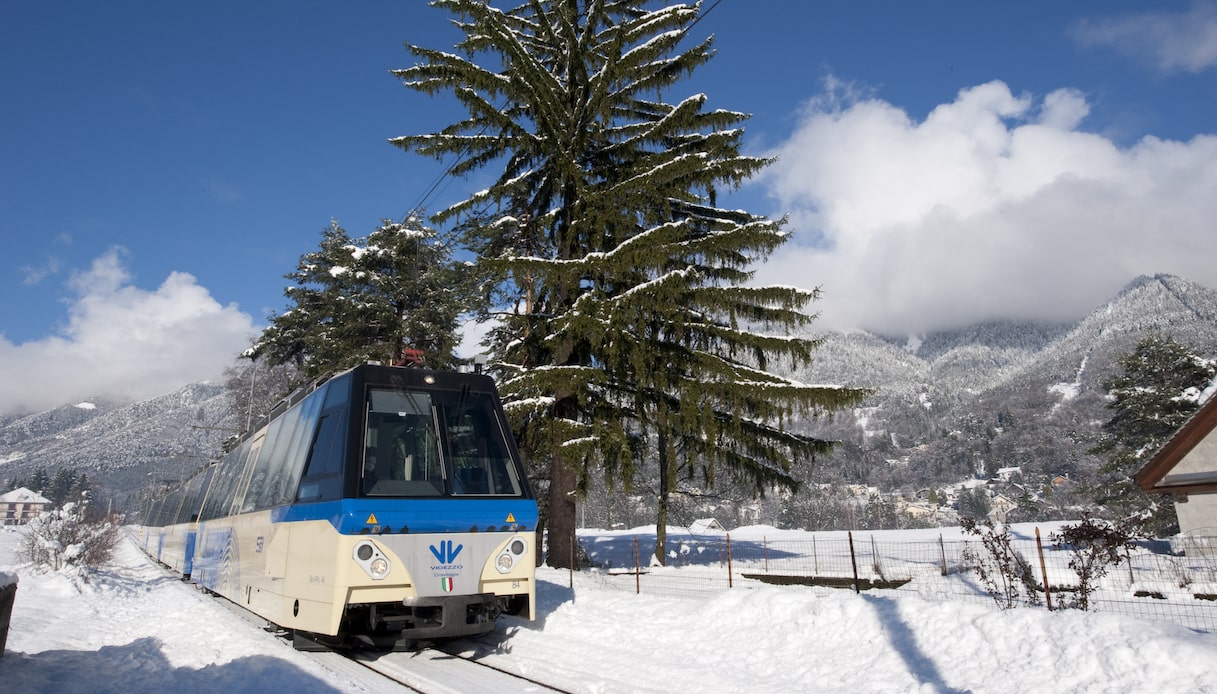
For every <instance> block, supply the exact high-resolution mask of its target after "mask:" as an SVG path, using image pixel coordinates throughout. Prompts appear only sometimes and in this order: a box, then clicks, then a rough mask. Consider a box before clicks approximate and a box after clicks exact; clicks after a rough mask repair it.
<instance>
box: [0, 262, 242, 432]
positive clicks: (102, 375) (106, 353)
mask: <svg viewBox="0 0 1217 694" xmlns="http://www.w3.org/2000/svg"><path fill="white" fill-rule="evenodd" d="M124 259H125V251H123V250H122V249H112V250H110V251H108V252H107V253H105V254H104V255H102V256H101V257H99V258H97V259H96V260H94V261H93V264H92V266H91V267H90V268H89V270H88V271H87V272H82V273H78V274H76V275H74V276H73V277H72V278H71V280H70V281H69V284H68V286H69V288H70V289H71V290H72V291H73V292H74V293H75V296H74V297H73V298H72V299H71V300H70V302H69V308H68V320H67V323H66V326H65V327H64V328H63V329H62V330H61V331H60V333H59V334H57V335H53V336H49V337H46V338H43V339H40V340H35V341H31V342H26V343H22V344H13V343H11V342H9V341H7V340H5V339H4V338H3V337H0V374H3V378H4V381H5V384H4V388H3V389H0V412H6V413H7V412H18V411H27V410H39V409H45V408H48V407H54V406H57V405H63V404H67V403H70V402H73V401H77V400H81V399H85V398H89V397H92V396H97V395H115V396H119V397H133V398H145V397H152V396H155V395H161V394H164V393H167V392H169V391H171V390H173V389H174V388H177V387H180V386H182V385H185V384H187V383H193V382H197V381H200V380H205V379H208V378H215V377H217V376H219V375H220V374H221V373H222V372H223V369H224V367H225V366H227V365H229V364H231V363H232V361H233V359H234V358H235V357H236V355H237V354H238V353H239V352H240V351H241V350H243V349H245V348H246V347H247V346H248V345H249V341H250V339H251V338H252V337H253V335H254V334H255V333H256V332H257V329H256V328H255V326H254V325H253V323H252V320H251V318H250V316H249V315H247V314H245V313H242V312H241V311H240V310H238V309H237V307H236V306H235V305H229V306H221V305H220V304H219V303H217V302H216V301H215V299H213V298H212V297H211V294H210V293H209V292H208V291H207V289H206V288H204V287H201V286H199V285H198V284H197V283H196V281H195V278H194V277H193V276H191V275H188V274H185V273H181V272H174V273H171V274H170V275H169V276H168V277H167V278H166V279H165V281H164V282H163V283H162V284H161V286H160V287H158V288H157V289H156V290H154V291H147V290H144V289H141V288H139V287H136V286H135V285H134V284H133V283H132V278H131V275H130V274H129V273H128V272H127V269H126V267H125V264H124Z"/></svg>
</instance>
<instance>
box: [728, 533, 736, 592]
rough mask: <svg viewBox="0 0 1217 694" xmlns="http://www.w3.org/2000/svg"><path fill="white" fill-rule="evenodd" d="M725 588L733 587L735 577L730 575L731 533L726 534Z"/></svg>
mask: <svg viewBox="0 0 1217 694" xmlns="http://www.w3.org/2000/svg"><path fill="white" fill-rule="evenodd" d="M727 587H728V588H734V587H735V577H734V576H732V575H731V533H727Z"/></svg>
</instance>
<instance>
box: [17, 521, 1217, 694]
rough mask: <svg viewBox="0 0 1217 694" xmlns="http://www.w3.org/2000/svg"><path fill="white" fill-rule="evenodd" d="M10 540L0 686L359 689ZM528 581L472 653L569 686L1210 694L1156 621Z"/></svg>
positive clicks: (1213, 662)
mask: <svg viewBox="0 0 1217 694" xmlns="http://www.w3.org/2000/svg"><path fill="white" fill-rule="evenodd" d="M583 532H585V533H586V532H587V531H583ZM737 532H738V531H737ZM758 532H769V533H772V532H774V530H773V529H762V530H760V531H758ZM780 532H783V533H789V532H793V531H780ZM907 532H910V533H913V532H916V531H907ZM744 534H746V533H744ZM22 537H23V531H20V530H13V529H10V528H5V529H0V568H3V569H4V570H5V571H13V572H15V573H16V574H19V575H20V583H19V587H18V590H17V594H16V601H15V604H14V606H13V614H12V625H11V629H10V632H9V635H8V644H7V650H6V653H5V655H4V657H3V658H0V681H3V682H4V689H5V690H6V691H14V692H18V691H24V692H50V691H54V692H123V693H124V694H134V693H139V692H153V691H157V692H159V691H229V692H265V691H310V692H315V691H367V688H366V687H365V686H364V685H362V684H360V683H358V682H356V681H354V680H352V679H350V678H349V676H347V675H343V674H341V673H339V672H337V671H335V670H332V669H329V668H326V667H323V666H322V665H320V664H318V661H315V660H313V659H310V658H309V657H307V656H306V655H305V654H302V653H298V652H296V651H294V650H292V648H291V647H290V645H287V644H286V643H285V642H284V641H282V640H281V639H279V638H277V637H275V636H273V635H272V634H269V633H267V632H265V631H262V630H259V629H257V628H255V627H253V626H251V625H250V624H248V623H247V622H246V621H245V620H242V619H241V618H239V617H238V616H237V615H235V614H233V613H232V612H231V611H230V610H228V609H225V608H224V607H223V606H222V605H220V604H219V603H218V602H217V600H215V599H214V598H210V597H207V596H206V595H204V594H203V593H201V592H199V591H197V590H196V589H194V588H193V587H192V586H190V585H189V584H186V583H182V582H181V581H178V580H176V579H175V578H173V577H172V576H170V575H169V574H167V573H166V572H165V571H164V570H163V569H161V568H159V567H157V566H155V565H153V564H152V563H151V562H150V561H148V560H147V559H146V558H145V557H144V556H143V555H142V554H140V553H139V551H138V550H137V549H136V547H135V546H134V544H133V543H131V542H130V541H127V540H124V541H123V542H122V543H120V545H119V547H118V550H117V551H116V554H115V557H114V561H113V563H112V565H111V566H108V567H106V568H105V569H104V570H102V571H100V572H98V573H96V574H93V575H91V576H89V578H88V580H87V581H82V580H81V579H80V578H79V577H78V576H74V575H72V574H70V573H62V572H61V573H48V572H42V571H39V570H37V569H35V568H34V567H30V566H28V565H25V564H23V563H22V560H21V558H20V556H19V548H20V542H21V538H22ZM538 576H539V579H540V582H539V586H538V602H539V605H538V607H539V609H538V619H537V620H536V621H535V622H531V623H530V622H527V621H524V620H519V619H515V618H504V619H502V620H500V623H499V628H498V629H497V630H496V631H495V632H494V633H493V634H492V635H491V636H490V637H487V638H486V639H484V640H482V642H481V643H480V645H479V646H478V647H477V651H478V656H479V657H480V658H481V659H483V660H485V661H487V662H493V663H494V664H496V665H499V666H501V667H504V668H507V669H510V670H513V671H517V672H523V673H526V674H527V675H528V676H530V677H532V678H534V679H539V680H543V681H548V682H552V683H554V684H556V685H558V686H560V687H563V688H565V689H568V690H569V691H573V692H669V691H673V690H680V691H682V692H785V691H825V692H846V691H849V692H853V691H868V692H869V691H884V692H963V691H971V692H997V691H1001V692H1006V691H1040V692H1046V691H1087V692H1203V691H1217V657H1214V655H1215V654H1217V634H1214V633H1202V632H1197V631H1192V630H1189V629H1186V628H1184V627H1181V626H1176V625H1173V624H1169V623H1164V622H1155V621H1146V620H1138V619H1134V618H1131V617H1126V616H1121V615H1113V614H1104V613H1087V612H1078V611H1065V612H1048V611H1046V610H1041V609H1031V608H1023V609H1014V610H1008V611H1002V610H999V609H998V608H997V607H996V606H994V605H992V604H979V603H960V602H949V601H946V602H942V601H939V602H931V601H926V600H922V599H921V598H918V597H916V596H914V595H910V594H906V593H896V592H892V591H882V590H879V591H868V592H865V593H863V594H861V595H857V594H854V593H852V592H849V591H847V590H839V591H825V590H819V591H813V589H810V588H800V587H775V586H761V587H746V588H738V587H737V588H733V589H727V590H720V591H710V592H708V593H706V594H705V595H703V596H701V597H698V598H696V599H690V598H687V597H668V596H660V595H650V594H646V593H644V594H642V595H635V594H634V593H633V592H632V591H622V590H620V589H617V588H610V587H607V586H606V585H605V584H604V582H603V577H602V575H600V576H601V577H600V578H599V579H598V578H597V576H598V575H597V574H594V573H591V572H576V573H575V574H574V575H573V576H571V575H570V574H568V572H565V571H555V570H551V569H541V570H540V571H539V573H538ZM572 582H573V588H572V587H571V583H572ZM407 667H408V665H407Z"/></svg>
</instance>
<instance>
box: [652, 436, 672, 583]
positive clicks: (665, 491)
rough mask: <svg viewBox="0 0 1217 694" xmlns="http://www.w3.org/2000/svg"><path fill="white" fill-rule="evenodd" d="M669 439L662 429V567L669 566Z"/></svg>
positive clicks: (658, 528) (658, 552) (658, 556)
mask: <svg viewBox="0 0 1217 694" xmlns="http://www.w3.org/2000/svg"><path fill="white" fill-rule="evenodd" d="M667 444H668V437H667V434H666V433H665V432H664V431H663V430H662V429H660V432H659V509H658V512H657V513H656V514H655V560H656V561H658V562H659V565H660V566H666V565H667V558H666V556H667V549H668V494H669V492H670V488H669V485H668V478H669V477H670V476H671V475H670V474H669V469H668V468H669V467H671V464H672V463H671V461H670V460H669V458H668V446H667Z"/></svg>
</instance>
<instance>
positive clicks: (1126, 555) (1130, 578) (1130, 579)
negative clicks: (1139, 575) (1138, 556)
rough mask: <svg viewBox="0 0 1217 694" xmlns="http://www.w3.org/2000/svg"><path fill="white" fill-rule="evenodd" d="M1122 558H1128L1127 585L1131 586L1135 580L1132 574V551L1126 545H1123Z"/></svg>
mask: <svg viewBox="0 0 1217 694" xmlns="http://www.w3.org/2000/svg"><path fill="white" fill-rule="evenodd" d="M1124 558H1125V559H1127V560H1128V587H1129V588H1132V584H1133V583H1135V582H1136V578H1134V577H1133V575H1132V552H1130V551H1129V550H1128V546H1127V545H1125V546H1124Z"/></svg>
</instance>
